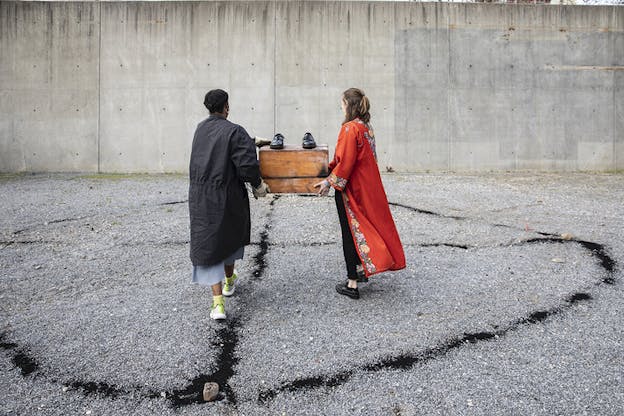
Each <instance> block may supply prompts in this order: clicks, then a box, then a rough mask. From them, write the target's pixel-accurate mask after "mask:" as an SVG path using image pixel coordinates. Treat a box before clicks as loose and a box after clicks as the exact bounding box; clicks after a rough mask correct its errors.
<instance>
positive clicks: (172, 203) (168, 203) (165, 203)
mask: <svg viewBox="0 0 624 416" xmlns="http://www.w3.org/2000/svg"><path fill="white" fill-rule="evenodd" d="M186 203H188V199H185V200H184V201H171V202H161V203H160V204H158V205H160V206H162V205H177V204H186Z"/></svg>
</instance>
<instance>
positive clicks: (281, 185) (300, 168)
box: [258, 144, 329, 194]
mask: <svg viewBox="0 0 624 416" xmlns="http://www.w3.org/2000/svg"><path fill="white" fill-rule="evenodd" d="M258 158H259V160H260V175H261V176H262V178H263V179H264V181H265V182H266V183H267V185H269V188H270V189H271V192H272V193H278V194H281V193H292V194H310V193H316V192H317V191H318V188H315V187H314V184H315V183H318V182H320V181H322V180H323V178H325V177H327V174H328V169H327V165H328V164H329V150H328V147H327V145H323V144H321V145H317V146H316V147H315V148H314V149H304V148H302V147H301V146H296V145H284V148H283V149H270V148H269V147H268V146H267V147H261V148H260V151H259V157H258Z"/></svg>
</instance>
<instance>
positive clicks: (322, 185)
mask: <svg viewBox="0 0 624 416" xmlns="http://www.w3.org/2000/svg"><path fill="white" fill-rule="evenodd" d="M314 187H315V188H319V190H318V192H317V195H319V196H325V195H327V194H328V193H329V188H331V186H330V185H329V181H328V180H327V179H323V180H322V181H320V182H319V183H317V184H314Z"/></svg>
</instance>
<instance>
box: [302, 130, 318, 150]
mask: <svg viewBox="0 0 624 416" xmlns="http://www.w3.org/2000/svg"><path fill="white" fill-rule="evenodd" d="M302 145H303V148H304V149H314V148H315V147H316V142H315V141H314V137H312V133H309V132H308V133H306V134H304V135H303V143H302Z"/></svg>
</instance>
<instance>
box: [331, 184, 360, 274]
mask: <svg viewBox="0 0 624 416" xmlns="http://www.w3.org/2000/svg"><path fill="white" fill-rule="evenodd" d="M335 198H336V209H338V219H339V220H340V230H341V231H342V251H343V252H344V258H345V263H347V277H348V278H349V279H353V280H356V279H357V270H356V267H357V266H359V265H361V264H362V262H361V261H360V256H358V253H357V251H356V250H355V244H354V243H353V235H352V234H351V229H350V228H349V220H348V219H347V211H346V209H345V205H344V200H343V199H342V192H339V191H336V195H335Z"/></svg>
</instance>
